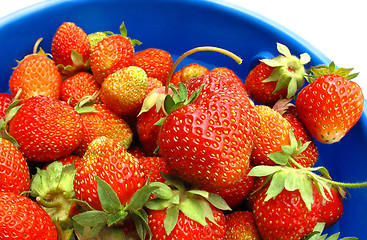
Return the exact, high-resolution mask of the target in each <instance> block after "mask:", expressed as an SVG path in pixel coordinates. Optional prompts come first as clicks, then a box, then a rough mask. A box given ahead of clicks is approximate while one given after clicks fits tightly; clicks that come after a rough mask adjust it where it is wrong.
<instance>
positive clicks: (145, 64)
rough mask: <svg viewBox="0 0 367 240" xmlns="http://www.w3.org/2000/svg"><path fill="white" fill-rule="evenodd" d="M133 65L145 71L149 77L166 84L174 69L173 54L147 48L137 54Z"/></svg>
mask: <svg viewBox="0 0 367 240" xmlns="http://www.w3.org/2000/svg"><path fill="white" fill-rule="evenodd" d="M133 65H134V66H137V67H140V68H142V69H144V71H145V72H146V73H147V75H148V77H153V78H157V79H158V80H159V81H161V82H162V83H163V84H165V83H166V81H167V79H168V77H169V74H170V72H171V69H172V65H173V61H172V57H171V54H170V53H169V52H167V51H165V50H162V49H158V48H147V49H144V50H142V51H140V52H137V53H135V55H134V59H133Z"/></svg>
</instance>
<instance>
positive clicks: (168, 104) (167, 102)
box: [164, 95, 175, 114]
mask: <svg viewBox="0 0 367 240" xmlns="http://www.w3.org/2000/svg"><path fill="white" fill-rule="evenodd" d="M174 105H175V101H174V99H173V97H171V96H170V95H166V98H165V99H164V109H165V111H166V112H167V113H168V114H170V113H171V112H172V111H171V109H173V107H174Z"/></svg>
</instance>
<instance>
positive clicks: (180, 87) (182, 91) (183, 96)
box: [178, 82, 188, 101]
mask: <svg viewBox="0 0 367 240" xmlns="http://www.w3.org/2000/svg"><path fill="white" fill-rule="evenodd" d="M178 91H179V94H180V98H181V101H186V100H187V98H188V95H187V88H186V85H185V84H184V83H182V82H180V83H179V84H178Z"/></svg>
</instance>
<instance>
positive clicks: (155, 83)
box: [146, 76, 163, 95]
mask: <svg viewBox="0 0 367 240" xmlns="http://www.w3.org/2000/svg"><path fill="white" fill-rule="evenodd" d="M160 87H163V84H162V82H161V81H159V80H158V78H152V77H149V76H148V89H147V93H146V95H148V94H149V93H150V92H152V91H153V90H154V89H157V88H160Z"/></svg>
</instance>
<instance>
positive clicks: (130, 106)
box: [100, 66, 148, 118]
mask: <svg viewBox="0 0 367 240" xmlns="http://www.w3.org/2000/svg"><path fill="white" fill-rule="evenodd" d="M147 88H148V76H147V74H146V72H145V71H144V70H143V69H142V68H140V67H136V66H129V67H124V68H121V69H119V70H117V71H116V72H114V73H112V74H110V75H109V76H108V77H107V78H106V79H105V80H104V81H103V83H102V86H101V92H100V97H101V101H102V102H103V103H105V104H106V105H107V107H108V108H109V109H111V110H112V111H113V112H115V113H116V114H117V115H119V116H122V117H124V118H131V117H136V115H137V114H138V113H139V110H140V108H141V106H142V104H143V101H144V98H145V95H146V92H147Z"/></svg>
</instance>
